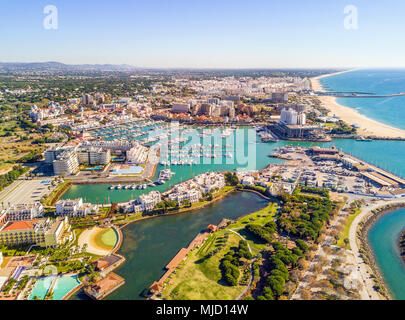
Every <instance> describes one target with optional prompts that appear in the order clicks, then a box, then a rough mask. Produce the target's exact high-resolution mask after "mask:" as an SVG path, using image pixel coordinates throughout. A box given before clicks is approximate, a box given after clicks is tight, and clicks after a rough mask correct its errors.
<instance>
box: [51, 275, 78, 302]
mask: <svg viewBox="0 0 405 320" xmlns="http://www.w3.org/2000/svg"><path fill="white" fill-rule="evenodd" d="M79 285H80V281H79V279H78V277H77V275H76V274H75V275H68V276H66V275H65V276H61V277H59V278H58V279H57V280H56V283H55V286H54V287H53V292H54V295H53V298H54V300H62V299H63V297H64V296H66V295H67V294H68V293H69V292H70V291H72V290H73V289H74V288H76V287H77V286H79Z"/></svg>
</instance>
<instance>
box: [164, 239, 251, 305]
mask: <svg viewBox="0 0 405 320" xmlns="http://www.w3.org/2000/svg"><path fill="white" fill-rule="evenodd" d="M225 233H228V234H229V236H228V239H227V241H226V244H225V245H223V244H221V242H222V241H223V240H224V238H223V237H224V234H225ZM239 241H240V238H239V237H238V236H237V235H236V234H233V233H231V232H229V231H219V232H216V233H215V234H213V235H211V236H210V238H209V239H207V241H206V242H205V243H204V244H203V245H202V246H201V247H200V248H196V249H194V250H192V251H191V252H190V254H189V255H188V257H187V260H186V261H185V262H184V263H182V264H180V266H179V268H178V269H177V270H176V273H175V274H174V273H173V274H172V275H171V276H170V277H169V279H168V284H167V285H166V287H165V289H164V291H163V296H164V297H166V298H167V299H169V300H200V299H203V300H234V299H236V298H237V297H238V296H239V295H240V294H241V293H242V292H243V290H244V288H245V287H244V286H235V287H232V286H229V285H227V284H225V283H224V282H223V281H222V280H221V279H222V274H221V271H220V269H219V264H220V261H221V259H222V258H223V257H224V255H225V254H226V253H227V252H228V251H229V250H230V248H232V247H237V246H238V244H239ZM219 245H221V246H222V249H221V250H220V251H219V252H218V253H217V254H215V255H214V256H212V257H210V258H207V254H208V253H209V252H210V251H213V250H214V249H215V248H217V246H219Z"/></svg>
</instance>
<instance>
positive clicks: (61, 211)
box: [55, 198, 99, 218]
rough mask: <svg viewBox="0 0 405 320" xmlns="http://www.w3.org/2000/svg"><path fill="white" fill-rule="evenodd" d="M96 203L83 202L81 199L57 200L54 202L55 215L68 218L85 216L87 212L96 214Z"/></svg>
mask: <svg viewBox="0 0 405 320" xmlns="http://www.w3.org/2000/svg"><path fill="white" fill-rule="evenodd" d="M98 209H99V207H98V205H96V204H91V203H83V199H82V198H79V199H76V200H59V201H58V202H57V203H56V212H55V214H56V215H57V216H64V217H69V218H75V217H86V216H87V215H88V214H96V213H97V212H98Z"/></svg>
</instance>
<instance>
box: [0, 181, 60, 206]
mask: <svg viewBox="0 0 405 320" xmlns="http://www.w3.org/2000/svg"><path fill="white" fill-rule="evenodd" d="M51 181H52V180H51V179H49V178H43V179H35V180H18V181H16V182H15V183H14V184H13V185H12V186H10V188H7V189H6V190H5V192H3V193H2V194H1V195H0V202H1V203H3V204H4V207H5V208H6V207H8V206H12V205H14V204H19V203H35V202H39V201H40V200H41V198H42V197H43V196H44V195H45V194H48V193H50V192H51V191H52V189H53V187H52V185H51ZM48 187H50V188H51V189H50V190H49V189H48Z"/></svg>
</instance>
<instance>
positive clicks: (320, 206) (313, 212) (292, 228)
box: [276, 192, 337, 240]
mask: <svg viewBox="0 0 405 320" xmlns="http://www.w3.org/2000/svg"><path fill="white" fill-rule="evenodd" d="M281 201H282V204H283V206H282V209H281V211H280V214H279V216H278V217H277V220H276V223H277V226H278V228H279V231H280V232H282V233H285V234H287V235H289V236H293V237H297V238H301V239H308V240H317V239H318V238H319V236H320V235H321V229H322V227H323V226H324V224H325V223H329V221H330V219H331V217H332V216H333V214H334V213H335V212H336V209H337V204H336V203H334V202H332V201H331V200H329V199H328V198H321V197H312V196H307V195H302V194H297V193H296V192H295V193H294V194H293V195H289V194H283V195H282V196H281Z"/></svg>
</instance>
